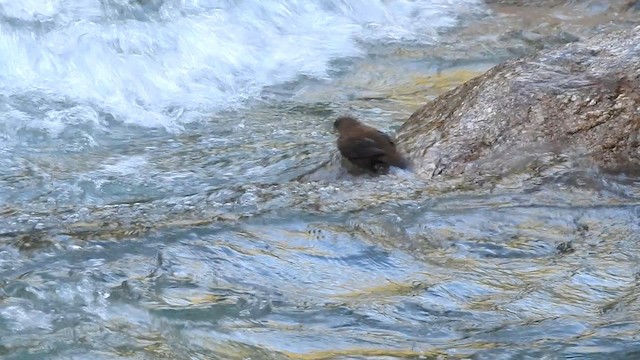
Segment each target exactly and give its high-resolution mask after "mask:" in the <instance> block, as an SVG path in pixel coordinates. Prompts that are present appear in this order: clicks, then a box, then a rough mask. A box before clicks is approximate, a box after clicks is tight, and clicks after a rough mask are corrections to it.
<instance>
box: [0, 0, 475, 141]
mask: <svg viewBox="0 0 640 360" xmlns="http://www.w3.org/2000/svg"><path fill="white" fill-rule="evenodd" d="M478 2H479V1H478V0H464V1H449V0H429V1H426V0H423V1H406V0H396V1H381V0H380V1H365V0H359V1H355V0H354V1H348V2H347V1H339V0H331V1H322V2H317V1H294V0H291V1H275V0H274V1H242V2H236V1H207V2H204V1H196V0H167V1H164V2H163V1H159V0H158V1H152V2H150V3H149V4H151V5H145V6H146V7H145V6H142V5H137V2H130V1H120V0H110V1H108V2H104V4H103V6H100V4H99V2H98V1H95V0H57V1H45V2H42V1H37V0H29V1H19V2H18V1H10V0H0V5H2V7H1V9H2V13H1V14H0V15H1V16H2V18H4V19H11V20H12V21H3V23H2V25H0V67H2V68H3V69H5V70H6V71H3V72H2V73H0V85H1V86H0V95H4V96H7V97H11V96H26V95H31V94H37V95H38V96H40V97H42V98H43V99H44V101H43V103H41V104H37V105H36V104H34V108H35V110H34V113H33V114H31V119H30V121H32V122H34V123H36V124H38V123H39V124H41V125H42V126H43V127H46V128H48V129H51V130H53V131H54V132H60V128H61V127H64V126H68V125H70V124H73V123H74V122H75V120H70V119H69V118H65V117H61V118H58V119H56V120H54V121H57V122H59V123H60V126H56V125H55V124H51V123H46V121H49V122H50V121H51V120H52V119H51V117H49V118H47V119H46V120H44V121H41V119H42V118H43V116H42V113H45V114H46V113H47V112H48V111H50V110H52V109H53V110H54V109H55V108H54V105H52V104H50V103H49V102H53V101H54V99H55V100H58V99H63V101H66V102H70V103H72V104H75V105H76V106H91V107H93V108H94V111H95V110H99V111H103V112H106V113H111V114H112V115H113V116H114V117H115V119H116V121H120V122H124V123H131V124H136V125H140V126H146V127H164V128H167V129H169V130H172V129H173V130H177V129H180V128H181V126H182V125H183V122H184V121H192V120H193V119H194V118H196V116H193V114H194V113H196V114H208V113H212V112H215V111H218V110H222V109H229V108H237V107H239V106H242V105H243V104H244V103H245V102H246V100H247V99H251V98H253V97H255V96H256V95H258V94H259V93H260V91H261V90H262V89H263V88H264V87H266V86H271V85H275V84H280V83H284V82H287V81H291V80H295V79H296V78H297V77H298V76H301V75H304V76H307V77H311V78H316V79H328V77H329V70H330V69H331V62H332V61H333V60H335V59H339V58H346V57H355V56H361V55H363V52H362V49H361V47H360V45H359V44H358V41H373V42H378V41H422V42H432V41H434V37H433V34H434V33H435V30H437V29H441V28H446V27H450V26H453V25H455V22H456V12H457V11H458V10H457V7H460V8H462V7H464V6H465V5H467V6H468V5H470V4H476V3H478ZM145 4H148V3H146V2H145ZM152 5H153V6H152ZM141 14H142V15H141ZM15 20H20V21H18V22H16V21H15ZM43 24H44V25H43ZM26 97H28V96H26ZM0 112H3V113H4V114H2V115H8V114H7V113H6V112H4V111H0ZM3 132H4V131H3Z"/></svg>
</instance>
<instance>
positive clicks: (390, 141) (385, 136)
mask: <svg viewBox="0 0 640 360" xmlns="http://www.w3.org/2000/svg"><path fill="white" fill-rule="evenodd" d="M377 131H378V134H380V135H381V136H382V137H383V138H385V139H387V140H388V141H389V143H390V144H391V145H395V143H394V142H393V139H391V136H389V134H387V133H384V132H382V131H380V130H377Z"/></svg>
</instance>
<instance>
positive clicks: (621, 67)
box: [398, 26, 640, 177]
mask: <svg viewBox="0 0 640 360" xmlns="http://www.w3.org/2000/svg"><path fill="white" fill-rule="evenodd" d="M639 139H640V26H636V27H633V28H629V29H626V30H623V31H616V32H613V33H609V34H602V35H598V36H595V37H593V38H590V39H587V40H585V41H583V42H578V43H573V44H569V45H565V46H562V47H558V48H554V49H550V50H543V51H541V52H539V53H538V54H536V55H533V56H528V57H524V58H520V59H515V60H509V61H506V62H505V63H503V64H500V65H498V66H496V67H494V68H493V69H491V70H489V71H488V72H486V73H485V74H483V75H481V76H479V77H477V78H474V79H472V80H470V81H469V82H467V83H465V84H463V85H461V86H459V87H457V88H456V89H453V90H452V91H449V92H447V93H445V94H443V95H441V96H440V97H438V98H437V99H436V100H434V101H433V102H430V103H428V104H426V105H425V106H423V107H422V108H420V109H419V110H417V111H416V112H415V113H414V114H413V115H411V117H410V118H409V120H408V121H407V122H406V123H405V124H404V125H403V126H402V127H401V128H400V129H399V131H398V143H399V146H400V148H401V149H402V150H404V151H405V152H406V153H408V154H409V156H410V157H411V158H412V160H413V162H414V166H415V171H416V173H417V174H419V175H422V176H426V177H434V176H438V175H449V176H459V175H462V174H464V175H468V176H474V177H475V176H481V175H483V174H499V175H503V174H505V173H509V172H520V171H532V169H534V168H535V171H540V169H544V168H545V167H546V168H550V167H551V166H552V165H557V164H558V162H564V163H570V162H571V163H573V164H575V163H578V164H584V163H585V162H586V163H588V164H595V165H598V166H599V167H601V168H603V169H610V170H620V169H625V170H629V169H635V168H640V151H639V149H638V144H639Z"/></svg>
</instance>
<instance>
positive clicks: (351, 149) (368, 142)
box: [338, 137, 385, 159]
mask: <svg viewBox="0 0 640 360" xmlns="http://www.w3.org/2000/svg"><path fill="white" fill-rule="evenodd" d="M338 150H340V153H341V154H342V156H344V157H346V158H347V159H363V158H370V157H375V156H380V155H384V154H385V152H384V150H382V149H381V148H380V147H379V146H378V144H376V142H375V141H373V140H372V139H369V138H366V137H365V138H361V139H357V140H356V139H348V140H346V141H340V142H338Z"/></svg>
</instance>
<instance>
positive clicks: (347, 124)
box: [333, 116, 409, 175]
mask: <svg viewBox="0 0 640 360" xmlns="http://www.w3.org/2000/svg"><path fill="white" fill-rule="evenodd" d="M333 129H334V131H336V132H337V133H338V140H337V145H338V150H339V151H340V154H341V155H342V156H343V157H344V158H346V159H347V160H349V162H351V163H352V164H353V165H355V166H356V167H358V168H360V169H363V170H366V171H368V172H370V173H374V174H378V175H383V174H387V173H388V172H389V167H390V166H395V167H398V168H401V169H407V168H408V167H409V162H408V161H407V160H406V159H405V157H403V156H402V154H400V152H398V150H397V149H396V144H395V143H394V142H393V140H392V139H391V137H390V136H389V135H387V134H385V133H384V132H382V131H380V130H378V129H376V128H374V127H371V126H369V125H365V124H363V123H362V122H360V121H359V120H358V119H356V118H355V117H352V116H341V117H339V118H337V119H336V120H335V121H334V122H333Z"/></svg>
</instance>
